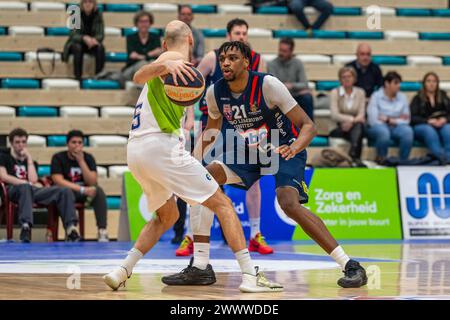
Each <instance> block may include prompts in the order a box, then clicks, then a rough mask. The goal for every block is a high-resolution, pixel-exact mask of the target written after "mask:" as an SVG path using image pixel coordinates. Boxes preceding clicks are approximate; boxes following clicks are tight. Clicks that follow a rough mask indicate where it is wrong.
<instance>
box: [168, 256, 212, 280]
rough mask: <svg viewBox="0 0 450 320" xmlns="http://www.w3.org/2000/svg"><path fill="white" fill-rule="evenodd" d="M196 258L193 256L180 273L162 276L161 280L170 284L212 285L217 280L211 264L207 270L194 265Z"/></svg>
mask: <svg viewBox="0 0 450 320" xmlns="http://www.w3.org/2000/svg"><path fill="white" fill-rule="evenodd" d="M193 262H194V258H193V257H192V258H191V261H190V262H189V265H188V266H187V268H185V269H183V270H182V271H181V272H180V273H175V274H172V275H170V276H165V277H162V279H161V281H162V282H163V283H164V284H167V285H169V286H188V285H210V284H213V283H215V282H216V275H215V274H214V270H213V268H212V266H211V265H210V264H208V265H207V266H206V269H205V270H201V269H199V268H197V267H194V266H192V264H193Z"/></svg>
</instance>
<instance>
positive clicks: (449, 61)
mask: <svg viewBox="0 0 450 320" xmlns="http://www.w3.org/2000/svg"><path fill="white" fill-rule="evenodd" d="M442 64H443V65H444V66H450V56H447V57H442Z"/></svg>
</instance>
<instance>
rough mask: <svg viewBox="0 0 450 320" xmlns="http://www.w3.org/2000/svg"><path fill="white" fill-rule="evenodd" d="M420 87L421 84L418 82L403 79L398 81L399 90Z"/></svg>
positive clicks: (417, 88) (418, 88)
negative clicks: (400, 81)
mask: <svg viewBox="0 0 450 320" xmlns="http://www.w3.org/2000/svg"><path fill="white" fill-rule="evenodd" d="M421 88H422V84H421V83H420V82H413V81H403V82H402V83H400V90H401V91H419V90H420V89H421Z"/></svg>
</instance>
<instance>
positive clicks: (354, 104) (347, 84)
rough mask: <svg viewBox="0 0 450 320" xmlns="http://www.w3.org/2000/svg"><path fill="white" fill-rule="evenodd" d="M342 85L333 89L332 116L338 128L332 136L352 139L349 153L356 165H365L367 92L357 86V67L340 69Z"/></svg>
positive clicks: (332, 132)
mask: <svg viewBox="0 0 450 320" xmlns="http://www.w3.org/2000/svg"><path fill="white" fill-rule="evenodd" d="M338 75H339V81H340V83H341V86H340V87H338V88H336V89H334V90H333V91H331V97H330V101H331V105H330V108H331V118H332V119H333V120H334V121H336V122H337V124H338V126H337V128H336V129H334V130H333V131H331V133H330V136H331V137H336V138H344V139H346V140H348V141H350V151H349V155H350V157H351V158H352V159H353V162H354V164H355V166H358V167H363V166H365V165H364V164H363V163H362V162H361V151H362V139H363V136H364V123H365V122H366V94H365V92H364V90H363V89H361V88H358V87H355V86H354V84H355V82H356V79H357V76H356V71H355V69H353V68H351V67H343V68H341V69H339V73H338Z"/></svg>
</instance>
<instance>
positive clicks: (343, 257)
mask: <svg viewBox="0 0 450 320" xmlns="http://www.w3.org/2000/svg"><path fill="white" fill-rule="evenodd" d="M330 256H331V257H332V258H333V259H334V261H336V262H337V263H338V264H339V265H340V266H341V268H342V270H345V265H346V264H347V262H348V261H349V260H350V258H349V256H348V255H347V254H346V253H345V251H344V249H342V247H341V246H337V247H336V249H334V250H333V252H331V253H330Z"/></svg>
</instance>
